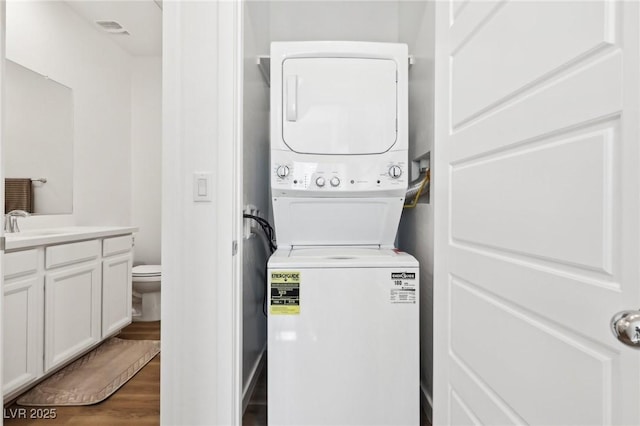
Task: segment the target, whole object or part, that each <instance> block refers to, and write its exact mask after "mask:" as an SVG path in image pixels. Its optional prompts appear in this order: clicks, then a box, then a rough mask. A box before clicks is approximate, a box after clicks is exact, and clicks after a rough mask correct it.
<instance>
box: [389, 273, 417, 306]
mask: <svg viewBox="0 0 640 426" xmlns="http://www.w3.org/2000/svg"><path fill="white" fill-rule="evenodd" d="M416 281H417V280H416V274H415V272H392V273H391V289H390V294H389V301H390V302H391V303H392V304H403V303H406V304H415V303H416V286H417V283H416Z"/></svg>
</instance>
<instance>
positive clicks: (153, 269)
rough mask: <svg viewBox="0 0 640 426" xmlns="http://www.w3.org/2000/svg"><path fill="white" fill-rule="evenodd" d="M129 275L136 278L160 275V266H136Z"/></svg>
mask: <svg viewBox="0 0 640 426" xmlns="http://www.w3.org/2000/svg"><path fill="white" fill-rule="evenodd" d="M131 273H132V274H133V275H136V276H139V277H140V276H156V275H161V274H162V267H161V265H138V266H134V267H133V269H132V270H131Z"/></svg>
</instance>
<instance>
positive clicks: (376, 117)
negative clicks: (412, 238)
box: [267, 42, 420, 426]
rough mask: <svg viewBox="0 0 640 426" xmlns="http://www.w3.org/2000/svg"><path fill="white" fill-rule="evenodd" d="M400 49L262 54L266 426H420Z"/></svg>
mask: <svg viewBox="0 0 640 426" xmlns="http://www.w3.org/2000/svg"><path fill="white" fill-rule="evenodd" d="M407 71H408V52H407V46H406V45H404V44H392V43H365V42H275V43H272V45H271V192H272V203H273V212H274V220H275V228H276V237H277V241H278V249H277V251H276V252H275V253H274V254H273V255H272V256H271V258H270V259H269V262H268V283H267V292H268V295H269V297H268V301H267V303H268V305H269V306H268V353H269V356H268V422H269V424H270V425H295V426H301V425H417V424H418V423H419V419H420V408H419V407H420V394H419V376H420V372H419V369H420V367H419V318H418V314H419V312H418V307H419V295H418V290H419V284H418V283H419V270H418V262H417V261H416V259H415V258H413V257H412V256H410V255H409V254H407V253H403V252H401V251H399V250H397V249H396V248H395V246H394V242H395V238H396V233H397V229H398V224H399V221H400V215H401V213H402V207H403V204H404V198H405V197H404V196H405V191H406V189H407V185H408V174H409V173H408V93H407V91H408V87H407V86H408V84H407V80H408V72H407Z"/></svg>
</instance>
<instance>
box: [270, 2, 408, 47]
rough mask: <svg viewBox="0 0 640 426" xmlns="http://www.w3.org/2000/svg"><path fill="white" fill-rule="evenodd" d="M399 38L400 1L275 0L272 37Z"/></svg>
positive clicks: (384, 39) (272, 9) (275, 38)
mask: <svg viewBox="0 0 640 426" xmlns="http://www.w3.org/2000/svg"><path fill="white" fill-rule="evenodd" d="M397 39H398V3H397V2H390V1H296V0H294V1H274V2H271V40H272V41H304V40H349V41H388V42H395V41H397Z"/></svg>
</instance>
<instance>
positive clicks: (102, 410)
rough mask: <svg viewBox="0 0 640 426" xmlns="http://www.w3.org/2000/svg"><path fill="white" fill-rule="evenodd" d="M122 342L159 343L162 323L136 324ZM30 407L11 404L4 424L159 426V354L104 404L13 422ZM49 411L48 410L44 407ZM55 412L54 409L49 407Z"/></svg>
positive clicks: (70, 408) (127, 329)
mask: <svg viewBox="0 0 640 426" xmlns="http://www.w3.org/2000/svg"><path fill="white" fill-rule="evenodd" d="M118 337H120V338H122V339H133V340H160V321H155V322H134V323H132V324H131V325H129V326H127V327H126V328H125V329H124V330H122V332H121V333H120V335H119V336H118ZM18 408H26V409H27V415H29V410H30V407H20V406H18V405H16V404H12V405H11V406H10V407H7V408H5V413H4V414H5V415H4V417H5V418H4V424H5V425H9V426H13V425H40V426H44V425H92V426H93V425H96V426H120V425H122V426H124V425H136V426H137V425H158V424H160V354H158V355H156V357H155V358H153V359H152V360H151V361H150V362H149V363H148V364H147V365H145V366H144V367H143V368H142V370H140V371H139V372H138V373H137V374H136V375H135V376H134V377H133V378H132V379H131V380H129V381H128V382H127V383H126V384H125V385H124V386H122V387H121V388H120V389H118V391H117V392H116V393H114V394H113V395H111V396H110V397H109V398H107V399H106V400H105V401H103V402H101V403H99V404H95V405H88V406H82V407H55V410H56V411H55V413H56V418H55V419H10V418H7V417H11V416H10V415H9V414H10V413H11V411H10V410H11V409H13V410H15V409H18ZM42 408H49V407H42ZM50 408H54V407H50ZM13 412H14V413H16V411H13Z"/></svg>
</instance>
